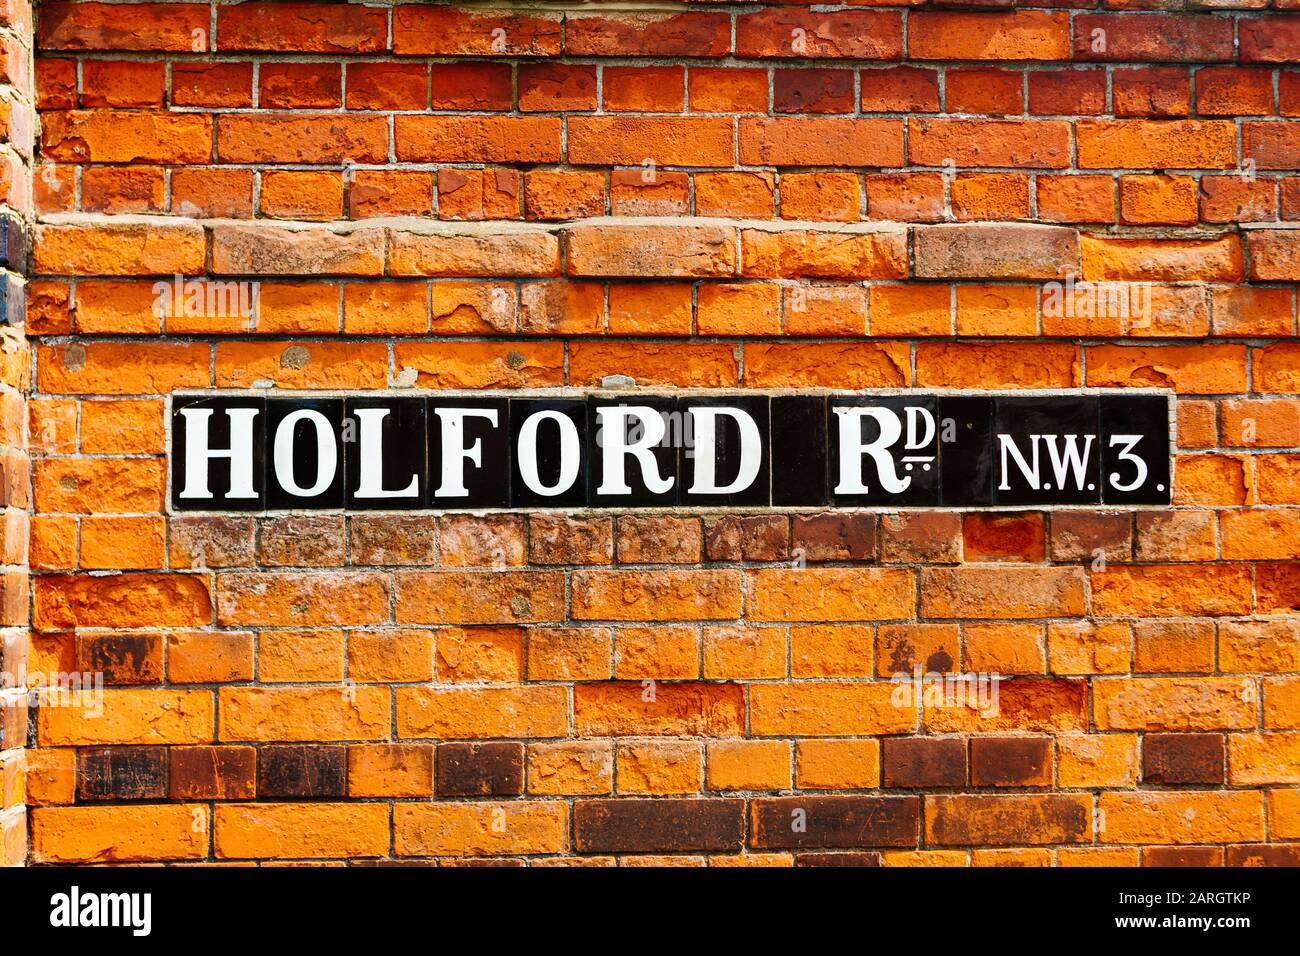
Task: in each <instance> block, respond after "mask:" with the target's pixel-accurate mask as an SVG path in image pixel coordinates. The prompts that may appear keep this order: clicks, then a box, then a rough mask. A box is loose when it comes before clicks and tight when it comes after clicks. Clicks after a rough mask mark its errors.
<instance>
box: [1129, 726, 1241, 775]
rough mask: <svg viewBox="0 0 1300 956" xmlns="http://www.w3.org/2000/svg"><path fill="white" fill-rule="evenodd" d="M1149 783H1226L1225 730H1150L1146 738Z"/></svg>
mask: <svg viewBox="0 0 1300 956" xmlns="http://www.w3.org/2000/svg"><path fill="white" fill-rule="evenodd" d="M1142 780H1143V781H1144V782H1146V783H1222V782H1223V735H1222V734H1146V735H1145V736H1144V737H1143V738H1142Z"/></svg>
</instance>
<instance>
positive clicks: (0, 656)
mask: <svg viewBox="0 0 1300 956" xmlns="http://www.w3.org/2000/svg"><path fill="white" fill-rule="evenodd" d="M26 674H27V634H26V632H25V631H15V632H13V633H10V634H0V690H4V689H5V688H8V687H18V686H20V685H21V684H22V683H23V681H24V680H25V679H26Z"/></svg>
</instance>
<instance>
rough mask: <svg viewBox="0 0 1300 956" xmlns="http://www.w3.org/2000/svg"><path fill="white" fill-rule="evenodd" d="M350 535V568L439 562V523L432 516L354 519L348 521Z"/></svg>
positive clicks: (374, 516) (354, 517) (357, 517)
mask: <svg viewBox="0 0 1300 956" xmlns="http://www.w3.org/2000/svg"><path fill="white" fill-rule="evenodd" d="M348 532H349V542H350V545H349V552H348V561H349V563H350V564H357V565H368V564H374V565H398V564H433V563H435V562H436V561H437V560H438V519H437V518H435V517H432V516H429V515H354V516H352V517H351V518H349V519H348Z"/></svg>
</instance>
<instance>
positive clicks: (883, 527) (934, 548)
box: [880, 511, 961, 564]
mask: <svg viewBox="0 0 1300 956" xmlns="http://www.w3.org/2000/svg"><path fill="white" fill-rule="evenodd" d="M880 534H881V541H880V560H882V561H885V562H887V563H889V564H913V563H925V564H954V563H956V562H958V561H960V560H961V515H959V514H952V513H950V512H943V511H913V512H905V513H903V514H897V515H884V516H883V517H882V518H881V519H880Z"/></svg>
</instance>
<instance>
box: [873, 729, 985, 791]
mask: <svg viewBox="0 0 1300 956" xmlns="http://www.w3.org/2000/svg"><path fill="white" fill-rule="evenodd" d="M882 765H883V766H882V768H881V769H882V772H883V775H884V785H885V786H886V787H909V788H910V787H925V788H930V787H962V786H965V785H966V741H964V740H959V739H957V738H955V737H886V738H885V740H884V747H883V759H882Z"/></svg>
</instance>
